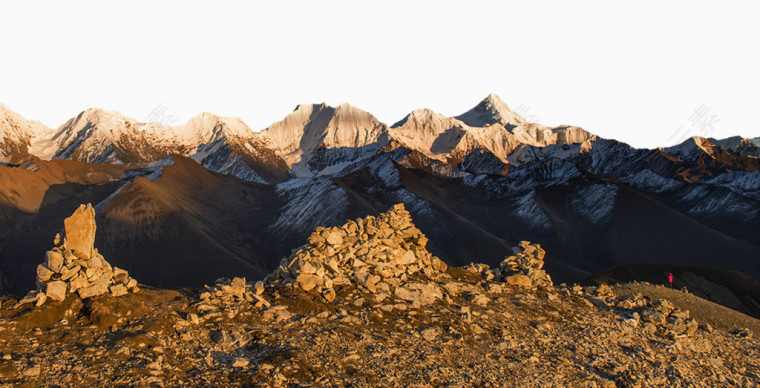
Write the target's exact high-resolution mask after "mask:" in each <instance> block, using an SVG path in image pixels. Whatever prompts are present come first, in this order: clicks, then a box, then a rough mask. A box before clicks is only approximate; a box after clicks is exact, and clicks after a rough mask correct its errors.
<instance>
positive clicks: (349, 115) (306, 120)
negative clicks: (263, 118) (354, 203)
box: [259, 104, 389, 176]
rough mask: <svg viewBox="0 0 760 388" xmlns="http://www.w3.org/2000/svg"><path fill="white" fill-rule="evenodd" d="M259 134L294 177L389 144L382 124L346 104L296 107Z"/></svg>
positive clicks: (386, 130) (364, 154) (309, 173)
mask: <svg viewBox="0 0 760 388" xmlns="http://www.w3.org/2000/svg"><path fill="white" fill-rule="evenodd" d="M259 135H260V136H261V138H262V139H264V141H265V142H266V144H267V146H268V147H269V148H271V149H272V150H274V152H275V153H276V154H277V155H278V156H280V157H281V158H283V159H284V160H285V162H286V163H287V164H288V166H289V167H290V168H291V169H292V173H293V175H295V176H313V175H315V174H316V173H318V172H319V171H321V170H322V169H324V168H325V167H328V166H330V165H335V164H340V163H341V162H346V161H350V160H356V159H361V158H366V157H367V156H369V155H372V154H374V153H375V152H377V151H378V150H379V149H380V148H381V147H383V146H384V145H386V144H387V142H388V141H389V137H388V127H387V126H386V125H385V124H383V123H381V122H380V121H379V120H378V119H377V118H375V116H373V115H372V114H370V113H368V112H366V111H363V110H361V109H359V108H356V107H354V106H351V105H349V104H341V105H339V106H337V107H331V106H329V105H327V104H311V105H299V106H298V107H297V108H296V110H295V111H293V112H292V113H291V114H289V115H288V116H286V117H285V119H283V120H282V121H278V122H276V123H274V124H272V125H271V126H269V127H268V128H267V129H265V130H263V131H261V132H259Z"/></svg>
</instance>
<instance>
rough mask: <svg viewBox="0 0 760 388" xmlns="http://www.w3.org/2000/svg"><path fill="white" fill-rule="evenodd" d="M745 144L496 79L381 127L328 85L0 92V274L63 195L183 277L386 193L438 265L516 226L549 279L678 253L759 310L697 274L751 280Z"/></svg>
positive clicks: (18, 275) (248, 256) (682, 261)
mask: <svg viewBox="0 0 760 388" xmlns="http://www.w3.org/2000/svg"><path fill="white" fill-rule="evenodd" d="M758 144H760V138H756V139H742V138H739V137H733V138H728V139H708V138H701V137H693V138H690V139H687V140H686V141H685V142H683V143H682V144H679V145H677V146H673V147H667V148H658V149H637V148H634V147H631V146H629V145H627V144H625V143H623V142H620V141H617V140H613V139H603V138H600V137H598V136H596V135H594V134H592V133H590V132H588V131H586V130H584V129H582V128H579V127H576V126H569V125H563V126H558V127H547V126H543V125H540V124H537V123H530V122H528V121H527V120H525V119H524V118H522V117H520V116H519V115H518V114H516V113H515V112H513V111H512V110H511V109H510V108H509V107H508V106H507V104H505V103H504V102H503V101H502V100H501V99H499V97H498V96H496V95H489V96H487V97H486V98H485V99H484V100H482V101H481V102H480V103H478V104H477V105H476V106H475V107H474V108H472V109H470V110H468V111H466V112H464V113H463V114H461V115H458V116H456V117H447V116H444V115H441V114H438V113H436V112H434V111H431V110H429V109H419V110H414V111H412V112H411V113H410V114H409V115H407V116H406V117H404V118H403V119H402V120H400V121H399V122H397V123H395V124H393V125H390V126H389V125H387V124H385V123H382V122H380V121H379V120H378V119H377V118H375V117H374V116H373V115H372V114H370V113H368V112H365V111H363V110H361V109H358V108H356V107H353V106H351V105H348V104H343V105H339V106H337V107H331V106H328V105H326V104H307V105H299V106H297V107H296V109H295V110H294V111H293V112H292V113H291V114H289V115H288V116H286V117H285V118H284V119H283V120H282V121H279V122H276V123H274V124H272V125H271V126H269V127H268V128H266V129H263V130H261V131H259V132H255V131H253V130H252V129H250V128H249V127H248V126H247V125H246V124H245V123H244V122H243V121H242V120H240V119H237V118H226V117H219V116H216V115H213V114H210V113H202V114H200V115H198V116H196V117H194V118H192V119H191V120H189V121H188V122H187V123H186V124H184V125H179V126H164V125H162V124H159V123H141V122H139V121H137V120H134V119H132V118H129V117H126V116H124V115H121V114H119V113H118V112H113V111H106V110H102V109H88V110H86V111H84V112H81V113H80V114H78V115H77V116H75V117H73V118H71V119H70V120H68V121H67V122H66V123H64V124H63V125H61V126H60V127H58V128H57V129H51V128H48V127H46V126H45V125H43V124H41V123H39V122H37V121H30V120H27V119H25V118H23V117H21V116H20V115H18V114H17V113H15V112H13V111H11V110H10V109H8V108H6V107H5V106H2V105H0V162H2V166H0V182H2V184H0V222H1V223H2V226H3V227H2V230H1V231H0V292H2V293H20V292H23V291H25V290H27V289H30V288H33V282H34V279H33V278H27V277H25V276H23V274H29V273H33V268H34V267H35V266H36V264H37V262H38V261H39V257H41V255H43V254H44V251H45V249H46V247H48V246H49V241H47V240H48V239H49V237H50V236H51V235H53V234H54V233H55V232H56V231H57V228H59V227H60V225H61V224H62V220H63V218H65V217H66V216H67V215H68V214H71V212H72V211H73V210H74V209H76V208H77V207H78V206H79V205H80V204H81V203H92V204H93V205H94V206H95V207H96V210H97V215H98V226H99V229H98V234H97V239H98V243H97V246H98V247H101V248H100V249H101V250H102V251H103V254H104V255H105V256H107V257H109V259H110V260H111V261H112V262H113V263H114V264H115V265H117V266H119V267H120V268H124V269H126V270H128V271H129V272H130V273H132V274H134V275H135V277H136V278H139V279H140V280H141V281H143V282H144V283H146V284H149V285H155V286H160V287H184V286H189V287H199V286H202V285H203V284H210V283H212V282H213V281H214V280H215V279H217V278H219V277H222V276H227V277H231V276H238V275H239V276H247V277H249V278H257V277H263V276H264V275H265V274H266V273H269V272H271V271H272V270H273V269H275V268H276V267H277V265H278V263H279V261H280V259H281V258H282V257H283V256H286V255H288V254H289V253H290V250H291V249H293V248H295V247H298V246H300V245H301V244H303V240H304V239H305V238H306V237H307V236H308V234H309V233H310V232H311V231H312V230H313V229H314V228H315V227H317V226H333V225H340V224H342V223H343V222H344V220H346V219H351V218H358V217H364V216H367V215H377V214H379V213H381V212H383V211H385V210H387V209H388V207H390V206H391V205H393V204H395V203H399V202H403V203H405V204H406V206H407V209H409V211H410V212H411V213H412V215H413V217H414V219H415V220H416V223H417V225H418V227H419V228H420V229H421V230H422V231H423V232H424V233H425V234H426V235H427V236H429V237H430V243H429V245H428V247H429V249H430V251H431V252H432V253H434V254H435V255H437V256H439V257H440V258H442V259H443V260H445V261H446V262H448V263H450V264H453V265H464V264H467V263H469V262H473V261H474V262H484V263H487V264H490V265H496V264H497V263H498V262H500V261H501V260H502V259H503V258H504V256H505V255H507V254H508V252H509V249H510V247H511V246H514V245H516V243H517V242H519V241H521V240H531V241H537V242H540V243H541V244H542V245H543V246H545V247H547V251H548V252H551V255H550V256H547V260H546V263H547V264H546V268H547V271H548V272H549V273H550V274H551V275H552V276H553V277H554V278H555V280H556V281H558V282H576V281H581V280H583V279H589V277H590V276H591V275H593V274H598V273H601V272H600V271H607V272H605V273H607V274H609V273H612V272H609V271H610V268H615V271H613V272H614V273H616V274H617V276H621V275H620V274H621V273H628V274H631V273H633V272H631V271H632V270H626V266H628V265H633V264H632V263H637V265H640V264H641V263H649V264H651V265H652V267H651V268H657V269H656V270H654V269H653V270H652V271H653V272H651V273H649V274H648V276H654V277H659V276H660V275H662V278H663V279H664V276H665V275H666V274H667V271H677V270H680V271H682V272H680V273H687V272H688V274H689V278H690V279H697V278H698V279H700V280H699V281H696V280H695V281H692V282H691V283H689V285H690V286H692V285H693V286H699V287H701V288H702V289H703V290H702V291H703V292H704V293H708V294H710V295H707V296H708V297H710V296H713V297H714V298H715V297H716V295H718V294H721V295H725V294H730V295H732V297H734V298H736V299H737V301H736V304H737V305H740V306H742V308H744V309H745V310H746V311H749V312H750V313H756V314H760V305H757V300H758V298H760V297H758V296H757V295H755V296H752V295H751V294H752V292H749V291H746V287H745V288H742V289H741V290H739V288H741V287H739V286H738V285H737V284H736V282H730V281H719V280H716V279H717V278H713V277H711V275H710V274H716V273H721V274H726V273H734V272H733V271H738V272H741V273H742V274H744V275H746V276H747V277H748V280H746V281H747V282H749V283H751V284H754V283H752V282H756V280H757V279H760V171H759V170H760V147H758ZM636 268H637V269H636V271H638V272H636V273H642V272H641V271H642V270H641V267H640V266H639V267H636ZM688 268H710V269H712V270H711V271H696V270H687V269H688ZM626 271H628V272H626ZM663 271H665V272H666V273H664V274H661V272H663ZM683 271H687V272H683ZM692 275H693V276H692ZM684 277H686V276H684ZM726 278H731V279H735V278H733V277H726V276H724V277H721V279H726ZM750 289H751V287H750ZM695 292H699V290H696V291H695ZM714 298H713V299H714ZM753 309H754V310H753Z"/></svg>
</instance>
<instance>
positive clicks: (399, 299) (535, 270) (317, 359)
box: [0, 205, 760, 387]
mask: <svg viewBox="0 0 760 388" xmlns="http://www.w3.org/2000/svg"><path fill="white" fill-rule="evenodd" d="M88 209H89V208H88V207H83V208H80V210H78V211H77V212H78V213H80V212H81V213H84V214H85V215H87V213H91V210H88ZM81 219H84V220H87V219H89V217H82V218H81ZM81 219H80V220H81ZM77 224H78V225H79V226H80V228H77V229H78V230H79V231H80V232H81V233H72V232H73V230H69V228H68V226H70V225H71V226H72V227H73V225H74V224H73V223H68V224H67V235H66V238H65V239H63V241H64V245H65V246H66V249H67V252H74V253H78V254H82V251H83V250H84V251H88V250H89V249H90V247H91V245H89V244H84V245H81V244H78V243H77V241H78V240H77V239H78V237H76V236H80V237H84V241H88V240H87V236H89V235H90V234H91V233H92V234H94V224H89V223H87V222H84V223H81V222H77ZM72 237H74V238H73V239H72ZM79 241H81V240H79ZM426 243H427V238H426V237H425V236H424V235H423V234H422V233H421V232H420V231H419V230H418V229H417V228H416V227H415V226H414V224H413V223H412V221H411V217H410V215H409V213H408V212H407V211H406V210H405V208H404V206H403V205H396V206H394V207H393V208H392V209H391V210H390V211H388V212H386V213H383V214H380V215H379V216H377V217H365V218H362V219H357V220H353V221H348V222H347V223H346V224H344V225H343V226H341V227H335V228H319V229H318V230H317V231H316V232H315V233H313V234H312V235H311V236H310V237H309V240H308V243H307V244H306V245H304V246H302V247H301V248H298V249H296V250H294V252H293V253H292V254H291V255H290V256H289V257H286V258H284V259H283V260H282V264H281V267H280V268H279V269H277V270H276V271H275V272H274V273H273V274H271V275H270V276H269V277H268V278H267V279H266V281H255V282H247V281H246V280H245V279H244V278H233V279H231V280H230V279H220V280H219V281H218V282H216V284H214V285H211V286H207V287H205V288H204V289H202V290H180V291H166V290H155V289H151V288H143V290H142V291H141V292H139V293H129V294H127V295H124V296H121V297H119V298H115V297H114V295H113V294H108V293H105V294H102V295H99V296H93V297H90V298H87V299H84V300H83V299H82V298H81V297H80V295H74V294H67V295H65V297H64V300H62V301H57V302H56V303H47V304H45V305H43V306H40V307H39V308H32V307H29V304H24V305H20V306H19V305H16V306H15V307H13V308H12V307H11V306H14V305H15V301H14V300H12V299H7V298H3V299H0V344H1V345H2V350H1V351H0V384H14V385H17V384H21V383H31V384H34V385H49V384H55V385H64V386H74V385H80V386H81V385H97V384H99V383H100V384H102V383H103V382H105V381H112V382H114V383H115V384H120V385H148V384H150V385H158V386H198V385H227V386H294V385H299V384H310V385H318V386H410V385H414V386H469V385H483V386H504V385H508V386H535V385H536V384H538V385H542V386H558V385H559V386H567V385H576V386H577V385H587V386H626V387H627V386H630V387H636V386H642V387H643V386H655V385H671V386H678V385H690V384H698V385H699V384H702V385H713V386H714V385H736V386H752V385H755V384H757V383H758V382H760V362H758V359H760V357H758V356H760V343H758V342H757V341H756V340H754V339H753V338H752V332H751V331H750V330H748V329H745V328H732V327H713V326H711V325H710V324H708V323H702V324H700V323H698V322H697V321H696V320H694V319H693V318H691V317H690V313H689V311H687V310H684V309H681V308H679V307H678V306H676V305H675V304H674V303H671V302H669V301H668V300H665V299H662V298H658V299H653V298H649V297H647V296H645V295H642V294H641V293H624V292H617V291H616V290H615V289H613V288H611V287H609V286H606V285H603V286H600V287H586V288H584V287H580V286H572V287H568V286H565V285H564V284H563V285H560V286H557V287H555V286H554V285H553V284H552V283H551V279H550V278H549V277H548V275H546V273H545V272H544V271H543V263H544V260H543V259H544V257H545V255H546V252H545V251H544V250H543V249H542V248H541V247H540V245H538V244H532V243H530V242H527V241H523V242H521V243H520V244H519V246H518V247H515V248H513V250H512V252H511V254H510V255H509V256H508V257H506V258H505V260H504V261H503V262H502V263H501V265H500V266H499V268H489V267H488V266H484V265H482V264H471V265H469V266H466V267H463V268H459V267H454V266H448V265H446V264H445V263H443V262H441V261H440V260H439V259H437V258H436V257H434V256H432V255H431V254H430V253H429V252H427V250H426V249H425V245H426ZM91 252H92V255H95V254H96V253H95V250H94V248H92V251H91ZM518 279H519V280H518ZM673 292H674V293H675V292H678V291H675V290H673ZM412 364H413V365H415V367H414V368H409V365H412Z"/></svg>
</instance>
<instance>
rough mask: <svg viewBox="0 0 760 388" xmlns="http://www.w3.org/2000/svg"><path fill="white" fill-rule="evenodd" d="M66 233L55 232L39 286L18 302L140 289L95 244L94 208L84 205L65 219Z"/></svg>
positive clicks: (39, 274) (39, 269)
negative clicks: (110, 262)
mask: <svg viewBox="0 0 760 388" xmlns="http://www.w3.org/2000/svg"><path fill="white" fill-rule="evenodd" d="M64 228H65V229H64V235H63V237H62V236H61V235H60V234H58V235H56V236H55V239H54V241H53V244H54V245H55V246H54V247H53V249H51V250H49V251H47V252H46V253H45V261H44V262H43V263H42V264H40V265H38V266H37V290H35V291H30V292H29V293H28V294H27V295H26V296H25V297H24V298H22V299H21V300H20V301H19V305H23V304H27V303H34V304H35V305H36V306H37V307H39V306H42V305H43V304H44V303H45V302H46V301H48V300H51V301H55V302H61V301H63V300H64V299H66V297H67V296H68V295H69V294H75V293H76V294H77V295H78V296H79V297H80V298H82V299H87V298H91V297H94V296H98V295H102V294H105V293H110V294H111V295H113V296H122V295H125V294H127V292H129V291H132V292H137V291H138V290H139V286H138V284H137V281H136V280H135V279H132V278H131V277H129V273H128V272H127V271H125V270H123V269H120V268H115V267H111V265H110V264H109V263H108V261H106V259H105V258H104V257H103V255H101V254H100V253H99V252H98V249H97V248H95V230H96V225H95V210H94V209H93V208H92V205H90V204H87V205H86V206H85V205H81V206H80V207H79V208H78V209H77V210H76V211H74V214H72V215H71V217H69V218H66V220H64Z"/></svg>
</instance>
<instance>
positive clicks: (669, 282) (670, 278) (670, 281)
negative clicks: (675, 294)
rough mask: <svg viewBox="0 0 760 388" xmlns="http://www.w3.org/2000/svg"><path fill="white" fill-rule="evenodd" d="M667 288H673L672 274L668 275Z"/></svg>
mask: <svg viewBox="0 0 760 388" xmlns="http://www.w3.org/2000/svg"><path fill="white" fill-rule="evenodd" d="M668 286H670V288H673V273H672V272H671V273H669V274H668Z"/></svg>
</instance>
